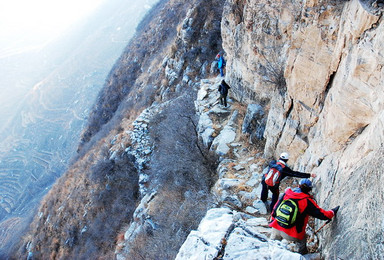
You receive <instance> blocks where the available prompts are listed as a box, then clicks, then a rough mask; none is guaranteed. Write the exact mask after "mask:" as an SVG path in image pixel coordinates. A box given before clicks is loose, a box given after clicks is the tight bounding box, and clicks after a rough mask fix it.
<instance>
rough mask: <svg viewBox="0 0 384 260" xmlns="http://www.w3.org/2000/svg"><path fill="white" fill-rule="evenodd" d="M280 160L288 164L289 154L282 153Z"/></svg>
mask: <svg viewBox="0 0 384 260" xmlns="http://www.w3.org/2000/svg"><path fill="white" fill-rule="evenodd" d="M280 160H283V161H284V162H287V161H288V160H289V154H288V153H287V152H284V153H281V154H280Z"/></svg>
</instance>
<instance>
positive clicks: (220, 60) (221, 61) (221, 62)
mask: <svg viewBox="0 0 384 260" xmlns="http://www.w3.org/2000/svg"><path fill="white" fill-rule="evenodd" d="M216 60H218V62H217V67H218V68H219V70H220V76H222V77H224V67H225V60H224V57H223V55H220V53H219V54H217V56H216Z"/></svg>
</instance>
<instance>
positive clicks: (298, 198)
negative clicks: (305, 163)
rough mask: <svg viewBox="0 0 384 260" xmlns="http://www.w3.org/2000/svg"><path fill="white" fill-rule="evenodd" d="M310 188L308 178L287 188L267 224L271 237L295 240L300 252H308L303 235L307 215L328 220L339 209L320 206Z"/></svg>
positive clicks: (310, 184) (310, 183)
mask: <svg viewBox="0 0 384 260" xmlns="http://www.w3.org/2000/svg"><path fill="white" fill-rule="evenodd" d="M311 190H312V182H311V181H310V180H309V179H302V180H301V181H300V184H299V187H297V188H295V189H293V190H292V189H290V188H288V189H287V190H286V192H285V193H284V194H283V195H282V196H281V198H280V199H279V201H278V203H276V205H275V207H274V209H273V211H272V220H271V222H270V224H269V226H270V227H272V234H271V239H279V240H281V239H283V238H284V239H287V240H289V241H294V242H297V245H298V247H299V253H300V254H306V253H308V249H307V245H306V235H305V227H306V226H307V224H308V217H309V216H313V217H315V218H318V219H321V220H330V219H332V218H333V217H334V216H335V215H336V213H337V211H338V209H339V207H336V208H334V209H332V210H324V209H322V208H320V207H319V206H318V205H317V203H316V201H315V200H314V199H313V197H312V196H311V195H310V194H309V192H310V191H311ZM294 203H296V204H294ZM295 207H297V214H296V213H295ZM291 212H292V213H291ZM293 215H295V216H294V218H291V217H290V216H293Z"/></svg>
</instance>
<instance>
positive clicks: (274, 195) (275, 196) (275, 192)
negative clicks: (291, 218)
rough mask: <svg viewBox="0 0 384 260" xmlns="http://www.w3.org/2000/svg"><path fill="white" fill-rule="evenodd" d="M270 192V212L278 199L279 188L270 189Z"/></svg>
mask: <svg viewBox="0 0 384 260" xmlns="http://www.w3.org/2000/svg"><path fill="white" fill-rule="evenodd" d="M270 190H271V191H272V202H271V208H270V210H271V212H272V210H273V207H274V206H275V204H276V202H277V200H278V199H279V186H277V187H273V188H270Z"/></svg>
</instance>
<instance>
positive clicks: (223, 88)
mask: <svg viewBox="0 0 384 260" xmlns="http://www.w3.org/2000/svg"><path fill="white" fill-rule="evenodd" d="M228 89H230V87H229V85H228V84H227V82H225V80H222V81H221V83H220V85H219V89H218V91H219V92H220V104H221V105H224V106H225V107H227V95H228Z"/></svg>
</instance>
